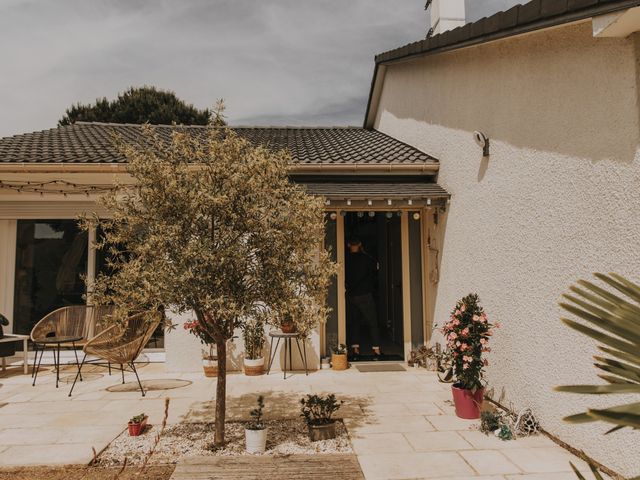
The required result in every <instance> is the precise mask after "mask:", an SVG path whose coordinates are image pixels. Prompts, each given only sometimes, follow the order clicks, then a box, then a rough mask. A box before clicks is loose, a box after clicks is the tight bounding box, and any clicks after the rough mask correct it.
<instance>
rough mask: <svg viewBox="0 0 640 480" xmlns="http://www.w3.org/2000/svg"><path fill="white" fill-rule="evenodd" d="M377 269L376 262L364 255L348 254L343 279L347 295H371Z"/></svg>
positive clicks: (361, 253)
mask: <svg viewBox="0 0 640 480" xmlns="http://www.w3.org/2000/svg"><path fill="white" fill-rule="evenodd" d="M377 267H378V265H377V263H376V261H375V260H374V259H373V258H371V257H370V256H369V255H367V254H366V253H363V252H357V253H349V254H348V256H347V268H346V278H345V283H346V285H345V286H346V288H347V295H349V296H352V297H356V296H358V295H365V294H367V293H372V292H373V291H374V290H375V288H376V278H377V273H378V268H377Z"/></svg>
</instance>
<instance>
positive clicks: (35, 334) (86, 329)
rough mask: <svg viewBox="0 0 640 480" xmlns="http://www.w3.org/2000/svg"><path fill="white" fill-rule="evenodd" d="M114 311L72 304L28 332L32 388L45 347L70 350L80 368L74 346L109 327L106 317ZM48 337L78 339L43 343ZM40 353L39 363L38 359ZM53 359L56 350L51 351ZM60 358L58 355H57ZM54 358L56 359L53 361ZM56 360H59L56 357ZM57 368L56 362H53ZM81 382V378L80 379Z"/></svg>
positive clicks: (79, 345) (41, 321) (46, 318)
mask: <svg viewBox="0 0 640 480" xmlns="http://www.w3.org/2000/svg"><path fill="white" fill-rule="evenodd" d="M112 312H113V307H112V306H92V305H73V306H68V307H62V308H58V309H57V310H54V311H53V312H51V313H48V314H47V315H45V316H44V317H43V318H42V320H40V321H39V322H38V323H36V325H35V326H34V327H33V329H32V330H31V341H32V342H33V345H34V349H35V359H34V369H33V373H32V377H33V385H35V384H36V379H37V377H38V370H39V369H40V363H41V362H42V356H43V355H44V351H45V350H46V348H47V347H56V346H57V347H58V348H59V347H62V348H72V349H73V350H74V353H75V356H76V365H78V367H79V366H80V362H79V360H78V353H77V351H76V348H77V347H83V346H84V345H85V344H86V343H87V342H88V341H89V339H91V338H92V337H94V336H95V335H96V334H98V333H99V332H101V331H102V330H104V329H105V328H106V327H107V326H108V325H109V324H108V322H107V317H108V316H109V315H111V314H112ZM50 337H72V338H78V339H79V340H77V341H74V342H68V343H61V344H59V345H53V344H47V343H44V342H46V340H47V339H48V338H50ZM38 350H40V360H38ZM54 357H55V351H54ZM58 357H59V352H58ZM54 359H55V358H54ZM58 361H59V358H58ZM56 368H59V367H58V362H56ZM80 380H82V376H80Z"/></svg>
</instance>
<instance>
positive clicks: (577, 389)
mask: <svg viewBox="0 0 640 480" xmlns="http://www.w3.org/2000/svg"><path fill="white" fill-rule="evenodd" d="M554 390H555V391H556V392H567V393H583V394H588V395H603V394H607V393H640V385H637V384H629V383H625V384H619V383H617V384H609V385H563V386H560V387H556V388H555V389H554Z"/></svg>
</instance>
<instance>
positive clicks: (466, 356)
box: [442, 293, 499, 419]
mask: <svg viewBox="0 0 640 480" xmlns="http://www.w3.org/2000/svg"><path fill="white" fill-rule="evenodd" d="M498 326H499V325H498V324H495V325H494V324H492V323H490V322H489V319H488V318H487V314H486V313H484V310H483V309H482V307H481V306H480V299H479V298H478V295H477V294H475V293H472V294H469V295H467V296H466V297H464V298H463V299H462V300H460V301H458V303H457V304H456V306H455V308H454V309H453V312H451V317H450V319H449V321H448V322H447V323H446V324H445V325H444V326H443V327H442V333H443V335H444V336H445V339H446V341H447V347H448V348H449V349H450V351H451V367H450V372H449V374H448V375H447V376H453V377H454V383H453V385H452V386H451V389H452V391H453V402H454V404H455V408H456V415H457V416H458V417H460V418H466V419H476V418H480V408H481V407H482V401H483V399H484V386H483V384H482V376H483V372H484V367H486V366H487V365H488V364H489V362H488V361H487V359H483V358H482V354H483V353H484V352H490V351H491V349H490V348H489V346H488V343H489V339H490V338H491V335H492V334H493V328H494V327H498Z"/></svg>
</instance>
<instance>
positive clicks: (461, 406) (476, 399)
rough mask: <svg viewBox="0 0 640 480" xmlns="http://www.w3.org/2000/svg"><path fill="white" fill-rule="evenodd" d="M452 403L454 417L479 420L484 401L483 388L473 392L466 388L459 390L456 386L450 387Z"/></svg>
mask: <svg viewBox="0 0 640 480" xmlns="http://www.w3.org/2000/svg"><path fill="white" fill-rule="evenodd" d="M451 391H452V392H453V403H454V404H455V407H456V415H457V416H458V417H460V418H465V419H467V420H475V419H476V418H480V409H481V408H482V401H483V399H484V388H480V389H478V390H476V391H475V393H474V392H472V391H471V390H467V389H466V388H460V387H459V386H458V384H453V385H451Z"/></svg>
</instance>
